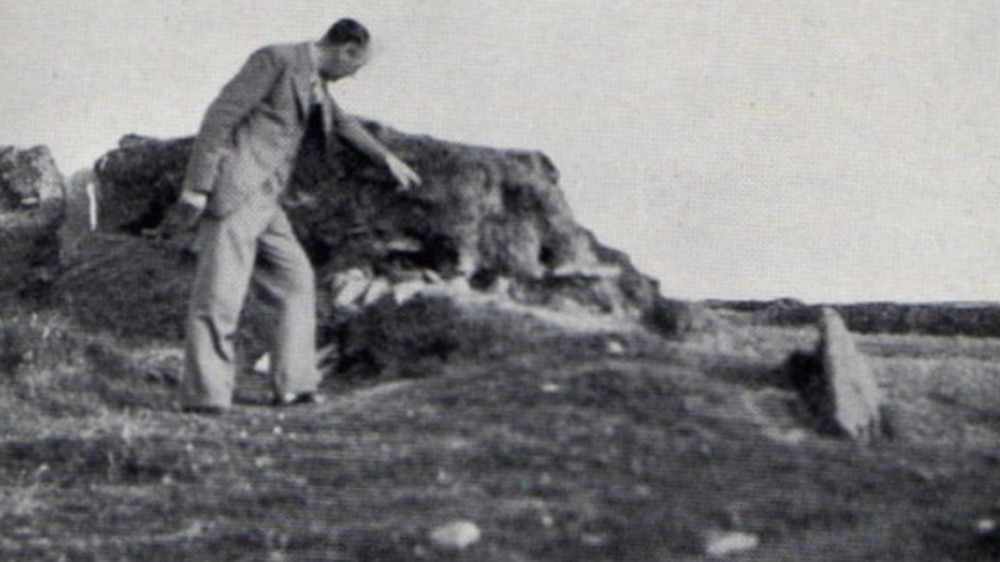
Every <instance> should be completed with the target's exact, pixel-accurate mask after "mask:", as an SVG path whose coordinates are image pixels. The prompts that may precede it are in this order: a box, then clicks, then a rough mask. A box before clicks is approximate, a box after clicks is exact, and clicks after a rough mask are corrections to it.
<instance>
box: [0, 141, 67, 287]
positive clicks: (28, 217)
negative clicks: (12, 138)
mask: <svg viewBox="0 0 1000 562" xmlns="http://www.w3.org/2000/svg"><path fill="white" fill-rule="evenodd" d="M64 188H65V180H64V178H63V175H62V173H60V172H59V169H58V168H57V167H56V163H55V161H54V160H53V159H52V154H51V152H50V151H49V149H48V148H47V147H44V146H37V147H34V148H30V149H26V150H21V149H18V148H14V147H0V303H2V301H5V300H11V299H14V300H17V299H20V298H22V297H25V296H30V295H31V294H34V293H36V292H37V291H38V290H40V289H41V288H42V287H44V286H46V285H47V284H48V283H49V282H50V281H51V279H52V278H53V276H54V272H55V269H56V267H57V266H58V261H59V238H58V236H57V234H56V231H57V229H58V228H59V224H60V222H61V218H62V216H63V190H64Z"/></svg>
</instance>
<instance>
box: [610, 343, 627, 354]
mask: <svg viewBox="0 0 1000 562" xmlns="http://www.w3.org/2000/svg"><path fill="white" fill-rule="evenodd" d="M607 351H608V355H625V345H624V344H623V343H622V342H620V341H618V340H609V341H608V345H607Z"/></svg>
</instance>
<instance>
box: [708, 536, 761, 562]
mask: <svg viewBox="0 0 1000 562" xmlns="http://www.w3.org/2000/svg"><path fill="white" fill-rule="evenodd" d="M759 543H760V539H759V538H758V537H757V535H753V534H750V533H738V532H728V533H727V532H720V531H711V532H709V533H707V534H706V535H705V554H707V555H708V556H711V557H723V556H728V555H730V554H736V553H738V552H746V551H748V550H753V549H755V548H757V545H758V544H759Z"/></svg>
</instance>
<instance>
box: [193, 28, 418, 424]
mask: <svg viewBox="0 0 1000 562" xmlns="http://www.w3.org/2000/svg"><path fill="white" fill-rule="evenodd" d="M369 54H370V52H369V33H368V31H367V29H365V27H364V26H362V25H361V24H360V23H358V22H356V21H354V20H351V19H342V20H339V21H337V22H336V23H334V24H333V25H332V26H331V27H330V29H329V30H328V31H327V33H326V34H325V35H324V36H323V38H321V39H320V40H318V41H315V42H302V43H294V44H283V45H272V46H268V47H264V48H262V49H259V50H257V51H256V52H254V53H253V54H252V55H251V56H250V58H249V59H248V60H247V62H246V63H245V64H244V66H243V68H242V69H241V70H240V71H239V73H238V74H237V75H236V76H235V77H234V78H232V79H231V80H230V81H229V83H228V84H226V86H225V87H224V88H223V89H222V91H221V93H220V94H219V95H218V97H216V99H215V101H213V102H212V104H211V105H210V106H209V108H208V110H207V111H206V113H205V117H204V119H203V121H202V125H201V128H200V130H199V132H198V136H197V138H196V140H195V144H194V149H193V152H192V155H191V159H190V161H189V163H188V168H187V172H186V175H185V177H184V185H183V190H182V193H181V196H180V200H179V201H178V204H177V206H176V207H175V211H176V213H177V214H179V215H180V216H184V217H187V218H188V219H187V220H190V221H191V223H192V224H193V221H194V220H195V219H197V220H198V222H199V230H198V240H197V243H196V244H197V247H198V266H197V272H196V274H195V280H194V286H193V289H192V293H191V299H190V304H189V308H188V316H187V321H186V326H185V329H186V344H185V361H184V378H183V383H182V402H183V405H184V408H185V410H186V411H194V412H202V413H221V412H225V411H226V410H228V409H229V408H230V407H231V406H232V399H233V390H234V381H235V364H234V360H235V355H234V345H233V344H234V341H233V340H234V336H235V333H236V328H237V321H238V319H239V316H240V311H241V309H242V306H243V301H244V298H245V296H246V293H247V290H248V286H249V282H250V280H251V277H252V278H253V279H254V280H255V281H256V282H257V283H258V284H259V286H260V288H261V289H262V290H263V294H264V296H265V298H267V300H268V301H270V302H272V303H273V304H274V305H275V307H276V310H277V321H276V323H275V325H274V326H273V339H272V342H271V377H272V385H273V390H274V395H275V404H277V405H289V404H298V403H308V402H318V401H319V400H320V399H321V397H320V395H319V394H318V390H317V387H318V385H319V382H320V381H319V373H318V371H317V369H316V354H315V345H316V342H315V322H316V320H315V314H316V309H315V286H314V274H313V270H312V265H311V264H310V262H309V260H308V258H307V257H306V254H305V252H304V251H303V249H302V247H301V245H300V244H299V242H298V240H297V239H296V238H295V235H294V233H293V231H292V227H291V224H290V223H289V221H288V218H287V216H286V215H285V213H284V211H283V210H282V209H281V207H280V206H279V204H278V197H279V195H280V194H281V192H282V191H283V190H284V189H285V187H286V184H287V183H288V180H289V179H290V177H291V172H292V165H293V162H294V160H295V157H296V154H297V152H298V149H299V145H300V143H301V141H302V138H303V135H304V133H305V130H306V125H307V123H308V122H309V120H310V114H311V113H312V112H314V111H319V112H320V113H321V115H322V123H323V126H324V134H327V135H330V134H339V135H340V136H341V137H342V138H344V139H345V140H347V141H348V142H349V143H350V144H352V145H353V146H354V147H356V148H357V149H358V150H360V151H361V152H363V153H365V154H366V155H367V156H369V157H370V158H372V159H373V160H374V161H376V162H380V163H383V164H384V165H385V166H386V168H387V170H388V171H389V172H390V173H391V174H392V175H393V176H394V177H395V179H396V180H397V182H398V184H399V188H400V189H403V190H406V189H410V188H411V187H412V186H413V185H418V184H419V183H420V178H419V176H418V175H417V174H416V173H415V172H414V171H413V170H412V169H411V168H410V167H409V166H407V165H406V164H405V163H404V162H402V161H401V160H400V159H399V158H397V157H396V156H395V155H394V154H393V153H391V152H390V151H389V150H387V149H386V148H385V146H383V145H382V144H381V143H380V142H378V140H376V139H375V138H374V137H372V136H371V135H370V134H369V133H368V132H367V130H366V129H364V128H363V127H362V126H361V125H360V124H359V123H358V122H357V121H356V120H355V119H354V118H352V117H351V116H349V115H347V114H345V113H344V112H343V111H341V110H340V108H339V107H338V106H337V104H336V103H335V102H334V101H333V98H332V97H331V96H330V94H329V91H328V90H327V88H326V86H328V85H329V83H330V82H333V81H336V80H339V79H341V78H346V77H348V76H351V75H353V74H354V73H355V72H357V71H358V70H359V69H360V68H361V67H362V66H364V64H365V63H366V62H367V61H368V57H369ZM182 222H183V220H182ZM255 263H256V264H257V266H258V267H256V270H255Z"/></svg>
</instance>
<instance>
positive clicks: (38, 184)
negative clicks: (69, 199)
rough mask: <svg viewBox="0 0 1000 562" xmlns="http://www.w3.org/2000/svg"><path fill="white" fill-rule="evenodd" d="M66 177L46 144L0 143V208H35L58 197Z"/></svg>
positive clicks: (11, 209) (62, 189) (5, 209)
mask: <svg viewBox="0 0 1000 562" xmlns="http://www.w3.org/2000/svg"><path fill="white" fill-rule="evenodd" d="M65 184H66V180H65V178H64V177H63V175H62V173H61V172H60V171H59V168H58V167H57V166H56V162H55V159H53V157H52V152H51V151H50V150H49V148H48V147H46V146H35V147H32V148H28V149H19V148H16V147H13V146H0V211H13V210H20V209H28V208H34V207H38V206H39V205H41V204H42V203H43V202H45V201H50V200H53V199H60V198H62V196H63V191H64V190H65Z"/></svg>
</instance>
